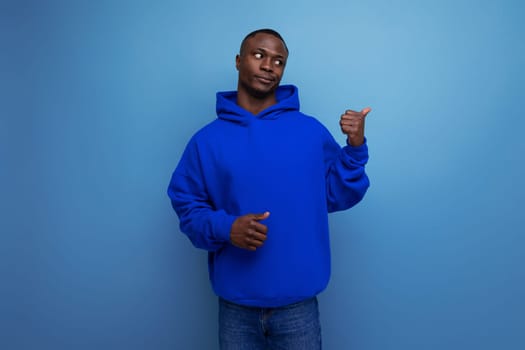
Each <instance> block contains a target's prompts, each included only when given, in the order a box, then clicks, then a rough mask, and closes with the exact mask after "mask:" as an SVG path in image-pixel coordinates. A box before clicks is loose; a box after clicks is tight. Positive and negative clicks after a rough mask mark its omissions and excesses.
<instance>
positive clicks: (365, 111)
mask: <svg viewBox="0 0 525 350" xmlns="http://www.w3.org/2000/svg"><path fill="white" fill-rule="evenodd" d="M371 110H372V108H370V107H366V108H363V110H362V111H361V113H363V115H364V116H365V117H366V115H367V114H368V113H370V111H371Z"/></svg>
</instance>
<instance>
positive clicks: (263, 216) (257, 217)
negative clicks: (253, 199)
mask: <svg viewBox="0 0 525 350" xmlns="http://www.w3.org/2000/svg"><path fill="white" fill-rule="evenodd" d="M268 216H270V212H269V211H265V212H264V213H262V214H255V216H254V219H255V220H257V221H260V220H264V219H268Z"/></svg>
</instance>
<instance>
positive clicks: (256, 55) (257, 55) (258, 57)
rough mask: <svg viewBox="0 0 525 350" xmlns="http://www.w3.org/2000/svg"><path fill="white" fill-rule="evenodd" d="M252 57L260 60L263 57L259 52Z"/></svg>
mask: <svg viewBox="0 0 525 350" xmlns="http://www.w3.org/2000/svg"><path fill="white" fill-rule="evenodd" d="M254 56H255V58H257V59H261V58H262V57H263V55H262V53H260V52H257V53H255V54H254Z"/></svg>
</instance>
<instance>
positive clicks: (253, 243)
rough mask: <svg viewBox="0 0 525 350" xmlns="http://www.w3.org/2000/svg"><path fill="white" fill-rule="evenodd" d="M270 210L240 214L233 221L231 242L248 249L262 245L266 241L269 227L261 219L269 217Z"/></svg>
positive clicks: (254, 248)
mask: <svg viewBox="0 0 525 350" xmlns="http://www.w3.org/2000/svg"><path fill="white" fill-rule="evenodd" d="M268 216H270V212H268V211H267V212H265V213H263V214H246V215H243V216H239V217H238V218H237V219H235V221H234V222H233V225H232V229H231V232H230V241H231V243H232V244H233V245H234V246H236V247H239V248H243V249H247V250H252V251H253V250H256V249H257V248H260V247H262V245H263V244H264V241H266V232H268V227H267V226H266V225H263V224H261V223H260V222H259V221H261V220H264V219H267V218H268Z"/></svg>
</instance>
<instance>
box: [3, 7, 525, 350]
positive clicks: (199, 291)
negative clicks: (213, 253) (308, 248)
mask: <svg viewBox="0 0 525 350" xmlns="http://www.w3.org/2000/svg"><path fill="white" fill-rule="evenodd" d="M523 4H524V3H523V2H520V1H511V0H499V1H496V0H494V1H483V0H480V1H468V0H455V1H448V0H441V1H410V0H400V1H386V0H371V1H323V2H316V1H284V2H281V1H264V2H260V3H257V2H249V1H232V0H230V1H211V0H196V1H188V2H180V1H142V2H139V1H132V2H125V1H122V2H121V1H63V2H59V1H10V2H2V4H1V5H0V19H1V20H0V40H1V54H0V67H1V69H0V74H1V78H0V81H1V82H0V87H1V90H0V92H1V94H0V95H1V97H0V102H1V103H0V112H1V115H0V116H1V124H0V139H1V140H0V146H1V147H0V157H1V164H0V175H1V176H2V178H1V180H2V181H1V184H0V186H1V187H0V190H1V193H2V195H1V197H2V199H1V202H0V204H1V206H0V209H1V220H0V231H1V241H0V243H1V244H0V262H1V264H0V273H1V275H0V277H1V281H0V349H6V350H10V349H159V350H161V349H162V350H164V349H166V350H168V349H216V348H217V341H216V332H217V321H216V313H217V306H216V299H215V297H214V295H213V293H212V292H211V288H210V286H209V283H208V277H207V267H206V253H205V252H204V251H199V250H197V249H195V248H193V246H192V245H191V244H190V242H189V241H188V240H187V238H186V237H185V236H184V235H183V234H181V233H180V231H179V229H178V220H177V218H176V216H175V213H174V212H173V211H172V209H171V207H170V203H169V200H168V198H167V196H166V194H165V190H166V186H167V184H168V181H169V178H170V176H171V172H172V170H173V168H174V166H175V165H176V163H177V161H178V159H179V157H180V155H181V152H182V150H183V148H184V146H185V144H186V142H187V141H188V139H189V138H190V136H191V135H192V134H193V133H194V132H195V131H196V130H197V129H198V128H200V127H201V126H203V125H204V124H205V123H207V122H209V121H210V120H212V119H213V118H214V106H215V92H216V91H217V90H230V89H235V87H236V78H237V77H236V71H235V68H234V57H235V54H236V53H237V50H238V47H239V43H240V41H241V39H242V37H243V36H244V35H245V34H246V33H247V32H249V31H251V30H253V29H257V28H260V27H272V28H275V29H277V30H279V31H280V32H281V33H282V34H283V36H284V37H285V39H286V40H287V43H288V46H289V48H290V51H291V56H290V59H289V62H288V67H287V71H286V73H285V77H284V79H283V82H284V83H293V84H296V85H298V86H299V89H300V96H301V102H302V110H303V111H304V112H306V113H308V114H311V115H315V116H317V117H318V119H319V120H320V121H322V122H323V123H324V124H325V125H326V126H327V127H328V128H329V129H330V130H331V131H332V132H333V133H334V135H335V136H336V138H337V139H338V141H340V142H341V143H343V142H344V138H343V135H341V133H340V131H339V126H338V119H339V115H340V114H341V113H342V112H343V111H344V110H345V109H346V108H352V109H360V108H363V107H365V106H368V105H370V106H371V107H372V108H373V111H372V113H371V114H370V115H369V117H368V119H367V137H368V140H369V147H370V153H371V159H370V162H369V165H368V173H369V175H370V178H371V182H372V185H371V188H370V190H369V192H368V194H367V196H366V198H365V199H364V201H363V202H362V203H360V204H359V205H358V206H357V207H355V208H353V209H351V210H350V211H347V212H342V213H336V214H333V215H331V221H330V224H331V229H332V233H331V241H332V251H333V259H332V260H333V274H332V280H331V283H330V285H329V287H328V289H327V290H326V291H325V292H323V293H322V294H321V295H320V305H321V317H322V322H323V336H324V339H323V341H324V346H325V349H359V350H379V349H381V350H388V349H392V350H394V349H395V350H397V349H403V350H411V349H413V350H416V349H418V350H419V349H427V350H438V349H439V350H441V349H458V350H459V349H462V350H464V349H478V350H489V349H503V350H518V349H520V350H521V349H524V348H525V316H524V315H525V301H524V300H525V298H524V297H525V272H524V270H525V269H524V264H525V237H524V233H525V230H524V224H525V222H524V221H525V220H524V215H523V208H524V206H523V203H522V202H521V201H522V200H523V198H524V196H525V186H524V185H523V179H524V178H525V164H524V156H523V154H524V153H525V141H524V137H523V130H524V129H525V121H524V119H525V116H524V114H523V101H524V100H525V93H524V91H525V89H524V86H525V74H524V69H523V68H524V66H525V64H524V63H525V40H523V38H524V37H525V24H524V22H523V17H524V15H525V6H524V5H523ZM290 132H293V130H291V131H290Z"/></svg>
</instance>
